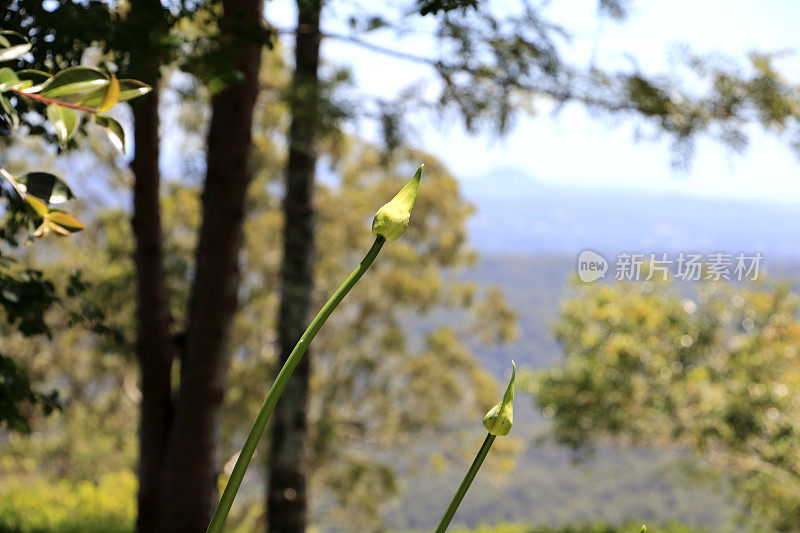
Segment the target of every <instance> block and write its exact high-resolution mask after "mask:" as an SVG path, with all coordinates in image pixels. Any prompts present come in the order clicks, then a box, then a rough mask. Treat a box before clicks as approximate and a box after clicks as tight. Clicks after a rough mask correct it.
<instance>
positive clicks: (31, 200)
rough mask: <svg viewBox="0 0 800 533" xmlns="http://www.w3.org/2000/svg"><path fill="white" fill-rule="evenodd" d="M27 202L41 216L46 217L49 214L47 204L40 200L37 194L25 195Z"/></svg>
mask: <svg viewBox="0 0 800 533" xmlns="http://www.w3.org/2000/svg"><path fill="white" fill-rule="evenodd" d="M25 203H26V204H27V205H28V207H29V208H30V209H31V210H32V211H33V213H34V214H35V215H36V216H38V217H39V218H44V216H45V215H46V214H47V211H48V207H47V204H46V203H44V202H43V201H41V200H39V199H38V198H36V197H35V196H32V195H30V194H26V195H25Z"/></svg>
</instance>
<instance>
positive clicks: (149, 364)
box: [121, 0, 175, 533]
mask: <svg viewBox="0 0 800 533" xmlns="http://www.w3.org/2000/svg"><path fill="white" fill-rule="evenodd" d="M131 8H132V9H133V10H135V11H136V13H137V14H138V15H137V17H133V18H130V19H129V20H128V21H126V25H125V26H124V30H125V32H123V34H122V36H121V37H122V38H123V39H127V38H128V36H129V35H140V36H141V35H146V36H147V38H144V39H141V38H139V39H135V40H131V41H130V42H135V43H136V46H135V47H133V48H131V52H130V53H131V71H130V72H129V74H130V76H131V77H134V78H136V79H139V80H141V81H143V82H145V83H147V84H149V85H150V86H152V87H153V92H151V93H150V94H149V95H147V96H146V97H145V98H140V99H137V100H135V101H134V102H133V106H132V107H133V124H134V135H133V138H134V150H135V151H134V157H133V160H132V161H131V165H130V167H131V170H132V172H133V177H134V184H133V217H132V226H133V235H134V239H135V249H134V261H135V263H136V358H137V361H138V363H139V371H140V376H141V385H140V386H141V393H142V396H141V405H140V411H139V412H140V418H139V465H138V476H139V493H138V515H137V518H136V530H137V531H139V532H140V533H145V532H152V531H155V530H156V527H157V521H158V516H159V501H160V494H161V493H160V489H161V472H162V470H163V468H164V457H165V454H166V449H167V441H168V438H169V430H170V424H171V423H172V385H171V381H170V371H171V368H172V361H173V357H174V355H175V353H174V345H173V342H172V338H171V335H170V327H169V310H168V306H167V289H166V281H165V278H164V251H163V244H162V230H161V206H160V202H159V190H160V186H161V173H160V171H159V165H158V164H159V155H160V150H159V145H160V142H159V141H160V139H159V132H158V129H159V117H158V103H159V90H158V85H159V78H160V71H159V66H160V65H159V63H160V62H159V61H158V60H154V58H155V57H158V56H159V53H158V50H159V42H158V41H159V38H160V36H162V35H164V34H166V32H167V31H168V29H169V28H168V25H167V24H166V22H165V19H164V8H163V7H162V5H161V2H160V0H131Z"/></svg>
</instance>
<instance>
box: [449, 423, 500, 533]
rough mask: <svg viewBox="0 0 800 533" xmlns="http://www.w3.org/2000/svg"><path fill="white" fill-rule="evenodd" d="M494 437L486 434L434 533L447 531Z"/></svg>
mask: <svg viewBox="0 0 800 533" xmlns="http://www.w3.org/2000/svg"><path fill="white" fill-rule="evenodd" d="M495 437H496V435H492V434H491V433H487V435H486V439H485V440H484V441H483V445H482V446H481V449H480V450H478V455H476V456H475V460H474V461H472V465H470V467H469V470H467V475H466V476H464V480H463V481H462V482H461V485H459V486H458V490H457V491H456V494H455V496H453V499H452V500H451V501H450V505H448V506H447V510H446V511H445V512H444V516H443V517H442V519H441V520H440V521H439V525H438V526H436V533H444V532H445V531H446V530H447V526H449V525H450V521H451V520H452V519H453V515H455V514H456V510H457V509H458V506H459V505H460V504H461V500H463V499H464V495H465V494H466V493H467V489H469V486H470V485H471V484H472V480H473V479H475V475H476V474H477V473H478V470H480V468H481V465H482V464H483V460H484V459H486V454H488V453H489V448H491V447H492V443H493V442H494V439H495Z"/></svg>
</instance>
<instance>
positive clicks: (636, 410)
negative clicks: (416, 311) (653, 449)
mask: <svg viewBox="0 0 800 533" xmlns="http://www.w3.org/2000/svg"><path fill="white" fill-rule="evenodd" d="M684 294H686V291H680V290H679V289H678V287H676V286H673V285H672V284H671V283H669V282H657V283H651V282H641V283H620V284H615V285H613V286H609V285H603V284H582V285H580V286H579V287H578V288H577V295H576V296H574V297H573V298H571V299H569V300H567V301H566V302H565V303H564V304H563V307H562V312H561V317H560V319H559V321H558V323H557V324H556V325H555V328H554V331H555V334H556V337H557V338H558V340H559V342H560V343H561V344H562V345H563V347H564V351H565V360H564V362H563V363H562V364H560V365H557V366H556V367H555V368H552V369H549V370H545V371H542V372H541V373H538V374H537V375H534V376H531V380H530V382H529V387H530V389H531V390H532V391H533V392H534V393H535V395H536V404H537V405H538V406H539V407H540V408H541V409H542V411H543V413H544V414H545V416H546V417H548V418H551V419H552V424H553V430H554V432H555V437H556V438H557V439H558V440H559V441H560V442H563V443H566V444H569V445H570V446H573V447H575V448H577V449H587V448H590V447H591V445H592V444H593V443H594V442H596V441H597V440H598V439H601V438H604V437H610V438H613V439H615V440H620V441H623V442H628V443H633V444H637V445H648V446H677V447H679V448H682V449H686V450H691V451H693V452H695V453H696V455H697V456H698V457H699V458H700V459H701V460H702V461H703V463H702V464H705V465H706V467H707V469H708V471H707V472H711V473H716V474H717V475H718V476H720V477H722V478H727V479H729V480H730V482H731V486H732V488H733V490H734V492H735V496H737V497H741V498H742V499H743V501H744V502H745V503H746V504H747V507H748V508H749V509H751V510H752V511H753V512H754V516H752V517H751V518H752V520H753V526H754V527H755V528H756V530H762V529H765V530H770V531H787V532H788V531H798V530H799V529H798V527H800V526H799V524H800V468H798V467H799V466H800V432H799V431H798V428H800V394H798V392H797V391H798V385H800V359H798V357H799V356H800V353H798V349H800V320H799V319H798V306H800V297H798V295H797V294H795V293H793V292H790V291H789V290H788V289H787V287H785V286H780V285H779V286H775V287H768V286H761V287H739V286H732V285H729V284H726V283H724V282H723V283H720V282H707V283H704V284H702V285H701V286H699V287H697V288H696V291H695V292H693V293H692V294H691V295H690V296H688V297H687V296H684Z"/></svg>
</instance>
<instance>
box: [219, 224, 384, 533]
mask: <svg viewBox="0 0 800 533" xmlns="http://www.w3.org/2000/svg"><path fill="white" fill-rule="evenodd" d="M385 242H386V239H384V238H383V237H377V238H376V239H375V242H374V243H373V244H372V248H370V249H369V252H367V255H365V256H364V259H362V260H361V263H359V265H358V266H357V267H356V268H355V270H353V272H352V273H351V274H350V276H348V278H347V279H346V280H345V281H344V283H342V285H341V286H340V287H339V288H338V289H337V290H336V292H335V293H333V296H331V298H330V300H328V301H327V302H326V303H325V305H324V306H322V309H321V310H320V312H319V313H318V314H317V316H315V317H314V320H312V321H311V324H309V326H308V328H307V329H306V331H305V332H304V333H303V335H302V336H301V337H300V340H299V341H297V345H296V346H295V347H294V350H292V353H291V354H289V358H288V359H287V360H286V363H285V364H284V365H283V368H281V371H280V372H279V373H278V377H276V378H275V382H274V383H273V384H272V387H271V388H270V389H269V392H268V393H267V397H266V398H265V399H264V403H263V404H261V409H260V410H259V411H258V415H257V416H256V421H255V423H254V424H253V427H252V428H251V429H250V433H249V434H248V435H247V440H245V441H244V446H243V447H242V451H241V453H240V454H239V457H238V458H237V459H236V465H235V466H234V467H233V472H232V473H231V477H230V479H229V480H228V484H227V485H226V486H225V490H224V491H223V493H222V497H221V498H220V500H219V504H218V505H217V510H216V511H214V516H213V517H212V518H211V523H210V524H209V525H208V530H207V533H218V532H220V531H222V526H223V524H224V523H225V519H226V518H227V517H228V512H230V510H231V505H233V500H234V498H236V492H237V491H238V490H239V486H240V485H241V484H242V479H243V478H244V473H245V471H247V466H248V465H249V464H250V460H251V459H252V458H253V453H254V452H255V450H256V446H257V445H258V441H259V439H260V438H261V435H262V434H263V433H264V428H266V427H267V421H268V420H269V417H270V415H271V414H272V411H273V410H274V409H275V404H276V403H278V398H280V396H281V393H282V392H283V389H284V387H286V383H287V382H288V381H289V378H290V377H292V372H294V369H295V368H296V367H297V364H298V363H299V362H300V359H302V358H303V354H304V353H305V352H306V349H308V345H309V344H311V341H312V340H314V336H315V335H316V334H317V332H318V331H319V330H320V328H321V327H322V325H323V324H324V323H325V321H326V320H327V319H328V317H329V316H330V315H331V313H332V312H333V310H334V309H336V306H338V305H339V303H340V302H341V301H342V299H343V298H344V297H345V295H347V293H348V292H350V289H352V288H353V285H355V284H356V282H358V280H359V279H361V276H363V275H364V272H366V271H367V269H368V268H369V267H370V265H371V264H372V262H373V261H375V257H377V255H378V252H380V251H381V247H382V246H383V243H385Z"/></svg>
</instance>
